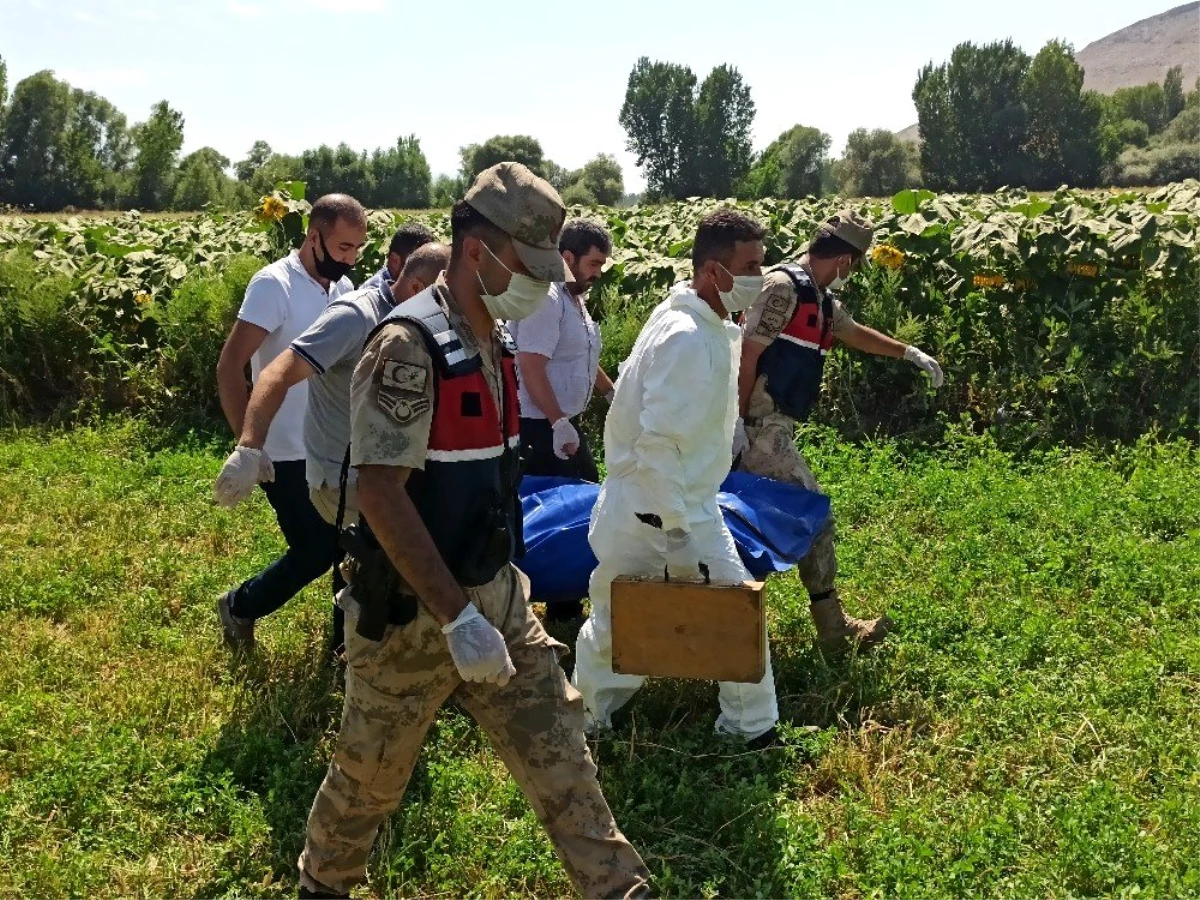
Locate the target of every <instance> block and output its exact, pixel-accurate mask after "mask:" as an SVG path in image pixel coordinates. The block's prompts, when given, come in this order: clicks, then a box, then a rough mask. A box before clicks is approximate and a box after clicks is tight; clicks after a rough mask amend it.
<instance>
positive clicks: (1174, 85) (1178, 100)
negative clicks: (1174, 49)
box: [1163, 66, 1187, 122]
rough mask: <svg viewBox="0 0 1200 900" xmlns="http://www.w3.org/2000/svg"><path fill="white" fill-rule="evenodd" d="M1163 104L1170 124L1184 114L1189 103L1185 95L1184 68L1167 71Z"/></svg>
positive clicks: (1164, 79) (1164, 81) (1164, 80)
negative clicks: (1185, 105) (1184, 109)
mask: <svg viewBox="0 0 1200 900" xmlns="http://www.w3.org/2000/svg"><path fill="white" fill-rule="evenodd" d="M1163 102H1164V104H1165V105H1166V110H1165V112H1166V114H1167V121H1168V122H1170V121H1171V120H1172V119H1174V118H1175V117H1176V116H1177V115H1179V114H1180V113H1181V112H1183V107H1184V104H1185V103H1186V102H1187V100H1186V98H1185V97H1184V93H1183V66H1172V67H1171V68H1170V69H1168V70H1167V74H1166V76H1165V77H1164V78H1163Z"/></svg>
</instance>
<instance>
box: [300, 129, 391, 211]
mask: <svg viewBox="0 0 1200 900" xmlns="http://www.w3.org/2000/svg"><path fill="white" fill-rule="evenodd" d="M300 168H301V175H300V177H301V179H302V180H304V181H306V182H307V183H308V186H307V189H306V193H307V195H308V197H309V198H310V199H313V200H315V199H316V198H317V197H320V196H322V195H324V194H333V193H343V194H349V195H350V196H352V197H355V198H357V199H359V200H360V201H361V200H366V199H368V198H369V197H370V196H371V194H372V192H373V190H374V179H373V175H372V172H371V163H370V160H369V159H368V158H367V151H366V150H364V151H362V153H358V152H356V151H354V150H352V149H351V148H350V146H349V145H348V144H346V143H344V142H343V143H341V144H338V145H337V147H329V146H327V145H325V144H322V145H321V146H320V147H317V148H316V149H315V150H305V151H304V152H303V153H302V154H300Z"/></svg>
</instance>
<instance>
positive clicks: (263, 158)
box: [233, 141, 271, 184]
mask: <svg viewBox="0 0 1200 900" xmlns="http://www.w3.org/2000/svg"><path fill="white" fill-rule="evenodd" d="M270 158H271V145H270V144H268V143H267V142H266V141H255V142H254V146H252V147H251V148H250V151H249V152H248V153H247V154H246V158H245V159H243V160H241V161H240V162H239V163H238V164H237V165H236V166H234V168H233V171H234V175H236V176H237V180H238V181H241V182H243V183H244V184H250V183H251V182H252V181H254V176H255V175H256V174H258V171H259V170H260V169H261V168H262V167H263V166H265V165H266V164H267V160H268V159H270Z"/></svg>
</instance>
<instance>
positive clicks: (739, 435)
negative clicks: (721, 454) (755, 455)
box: [733, 416, 750, 459]
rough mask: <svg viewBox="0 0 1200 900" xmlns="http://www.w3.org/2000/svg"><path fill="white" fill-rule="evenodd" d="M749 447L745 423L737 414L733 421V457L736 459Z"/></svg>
mask: <svg viewBox="0 0 1200 900" xmlns="http://www.w3.org/2000/svg"><path fill="white" fill-rule="evenodd" d="M749 449H750V438H748V437H746V423H745V422H744V421H743V420H742V417H741V416H738V420H737V421H736V422H734V423H733V458H734V459H737V458H738V457H739V456H741V455H742V454H743V453H745V452H746V451H747V450H749Z"/></svg>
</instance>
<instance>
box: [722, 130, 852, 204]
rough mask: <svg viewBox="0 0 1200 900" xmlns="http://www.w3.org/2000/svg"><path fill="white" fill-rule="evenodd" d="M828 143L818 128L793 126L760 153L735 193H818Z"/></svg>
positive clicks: (792, 195) (791, 195) (746, 195)
mask: <svg viewBox="0 0 1200 900" xmlns="http://www.w3.org/2000/svg"><path fill="white" fill-rule="evenodd" d="M829 144H830V139H829V135H827V134H825V133H823V132H822V131H820V130H819V129H816V128H809V127H806V126H804V125H794V126H793V127H791V128H789V129H788V130H787V131H785V132H784V133H783V134H781V135H780V136H779V137H777V138H776V139H775V140H774V141H772V142H771V144H770V146H768V147H767V149H766V150H764V151H763V152H762V155H761V156H759V158H758V159H757V160H756V161H755V163H754V166H753V167H752V168H751V169H750V172H749V173H748V174H747V175H746V177H745V178H744V179H743V180H742V182H741V184H740V185H739V186H738V196H739V197H743V198H745V199H757V198H761V197H786V198H789V199H793V200H797V199H799V198H801V197H806V196H809V195H812V196H820V194H821V183H822V178H823V175H824V170H825V168H826V167H827V162H826V156H827V154H828V153H829Z"/></svg>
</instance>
